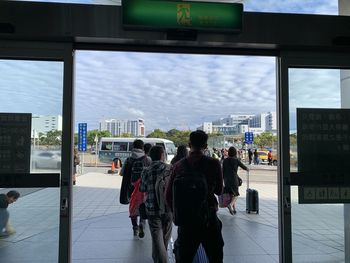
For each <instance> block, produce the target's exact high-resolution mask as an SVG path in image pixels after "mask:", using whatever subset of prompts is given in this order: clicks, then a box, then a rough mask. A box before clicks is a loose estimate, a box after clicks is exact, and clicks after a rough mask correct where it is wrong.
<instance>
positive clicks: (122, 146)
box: [113, 142, 128, 151]
mask: <svg viewBox="0 0 350 263" xmlns="http://www.w3.org/2000/svg"><path fill="white" fill-rule="evenodd" d="M127 149H128V143H127V142H115V143H114V144H113V151H126V150H127Z"/></svg>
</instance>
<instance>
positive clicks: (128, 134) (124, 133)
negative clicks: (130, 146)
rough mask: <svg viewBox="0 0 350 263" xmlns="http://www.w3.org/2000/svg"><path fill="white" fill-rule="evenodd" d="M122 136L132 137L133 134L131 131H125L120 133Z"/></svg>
mask: <svg viewBox="0 0 350 263" xmlns="http://www.w3.org/2000/svg"><path fill="white" fill-rule="evenodd" d="M120 137H123V138H130V137H132V136H131V133H128V132H123V133H122V134H121V135H120Z"/></svg>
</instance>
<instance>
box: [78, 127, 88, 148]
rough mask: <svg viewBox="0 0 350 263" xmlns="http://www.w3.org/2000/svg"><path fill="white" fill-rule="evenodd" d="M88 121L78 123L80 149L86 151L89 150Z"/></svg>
mask: <svg viewBox="0 0 350 263" xmlns="http://www.w3.org/2000/svg"><path fill="white" fill-rule="evenodd" d="M86 146H87V123H79V124H78V150H79V151H81V152H86V150H87V147H86Z"/></svg>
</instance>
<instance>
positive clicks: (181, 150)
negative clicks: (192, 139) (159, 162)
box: [171, 145, 188, 164]
mask: <svg viewBox="0 0 350 263" xmlns="http://www.w3.org/2000/svg"><path fill="white" fill-rule="evenodd" d="M187 156H188V150H187V147H186V145H180V146H179V147H177V152H176V155H175V157H174V158H173V159H172V160H171V164H174V163H176V162H177V161H180V160H181V159H182V158H185V157H187Z"/></svg>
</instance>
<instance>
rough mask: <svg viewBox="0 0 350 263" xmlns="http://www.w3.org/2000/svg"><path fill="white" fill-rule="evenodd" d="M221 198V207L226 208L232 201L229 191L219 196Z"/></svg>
mask: <svg viewBox="0 0 350 263" xmlns="http://www.w3.org/2000/svg"><path fill="white" fill-rule="evenodd" d="M218 199H219V207H221V208H224V207H227V206H228V205H229V203H230V202H231V195H230V194H229V193H223V194H221V195H219V196H218Z"/></svg>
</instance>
